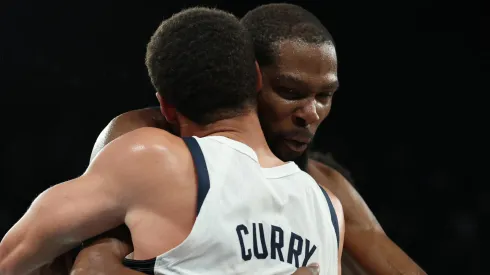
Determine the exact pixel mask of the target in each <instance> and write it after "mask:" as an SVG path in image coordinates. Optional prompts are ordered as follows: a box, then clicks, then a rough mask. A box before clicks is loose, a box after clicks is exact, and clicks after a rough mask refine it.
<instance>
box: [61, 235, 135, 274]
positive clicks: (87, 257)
mask: <svg viewBox="0 0 490 275" xmlns="http://www.w3.org/2000/svg"><path fill="white" fill-rule="evenodd" d="M132 251H133V247H132V246H131V245H129V244H126V243H124V242H121V241H119V240H118V239H113V238H101V239H98V240H96V241H94V242H91V243H90V244H89V245H88V246H86V247H85V248H84V249H83V250H82V251H81V252H80V253H79V254H78V256H77V258H76V260H75V263H74V265H73V269H72V271H71V273H70V274H71V275H85V274H120V275H126V274H135V275H136V274H140V275H142V273H139V272H136V271H131V270H130V269H127V268H124V266H123V264H122V262H121V260H122V259H123V258H124V257H125V256H126V255H128V254H129V253H131V252H132Z"/></svg>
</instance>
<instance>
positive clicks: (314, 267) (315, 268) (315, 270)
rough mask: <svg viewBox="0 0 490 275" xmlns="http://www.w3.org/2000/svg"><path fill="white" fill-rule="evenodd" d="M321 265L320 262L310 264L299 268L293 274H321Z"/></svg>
mask: <svg viewBox="0 0 490 275" xmlns="http://www.w3.org/2000/svg"><path fill="white" fill-rule="evenodd" d="M319 274H320V266H319V265H318V264H315V263H313V264H309V265H308V266H304V267H301V268H299V269H297V270H296V271H295V272H294V273H293V274H292V275H319Z"/></svg>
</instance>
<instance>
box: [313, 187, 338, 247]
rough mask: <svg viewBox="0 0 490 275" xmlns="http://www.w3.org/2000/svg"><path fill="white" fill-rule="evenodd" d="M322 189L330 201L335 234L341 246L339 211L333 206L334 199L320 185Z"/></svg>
mask: <svg viewBox="0 0 490 275" xmlns="http://www.w3.org/2000/svg"><path fill="white" fill-rule="evenodd" d="M318 187H320V189H321V190H322V192H323V195H324V196H325V199H326V200H327V203H328V209H329V210H330V217H331V219H332V224H333V228H334V229H335V236H336V237H337V246H339V247H340V241H339V220H338V219H337V213H336V212H335V208H334V207H333V204H332V200H331V199H330V197H329V196H328V194H327V191H325V189H323V188H322V187H321V186H320V185H318Z"/></svg>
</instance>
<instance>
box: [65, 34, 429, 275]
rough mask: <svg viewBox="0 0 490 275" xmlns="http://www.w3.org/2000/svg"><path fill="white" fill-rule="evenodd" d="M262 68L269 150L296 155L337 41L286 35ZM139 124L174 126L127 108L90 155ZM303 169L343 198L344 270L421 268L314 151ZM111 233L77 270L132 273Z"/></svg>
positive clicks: (323, 92)
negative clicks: (98, 263) (112, 246)
mask: <svg viewBox="0 0 490 275" xmlns="http://www.w3.org/2000/svg"><path fill="white" fill-rule="evenodd" d="M261 69H262V72H263V88H262V91H261V92H260V93H259V100H258V107H259V108H258V112H259V116H260V119H261V124H262V128H263V129H264V133H265V136H266V138H267V141H268V143H269V145H270V147H271V149H272V151H273V152H274V154H276V155H277V156H278V157H279V158H281V159H282V160H285V161H288V160H294V159H295V158H297V157H298V156H299V155H301V154H302V153H303V152H304V150H305V149H306V148H305V143H308V142H309V141H311V138H312V137H313V135H314V134H315V132H316V130H317V129H318V127H319V125H320V123H321V122H322V121H323V120H324V119H325V118H326V117H327V116H328V113H329V112H330V108H331V104H332V97H333V95H334V93H335V91H336V90H337V88H338V79H337V59H336V54H335V48H334V47H333V46H332V45H329V44H324V45H312V44H307V43H303V42H300V41H288V40H286V41H284V42H282V43H280V44H279V45H278V52H277V58H276V60H275V63H274V64H272V65H269V66H262V67H261ZM141 127H157V128H161V129H166V130H169V131H171V128H170V127H169V125H168V124H167V123H166V121H165V118H164V117H163V116H162V114H161V112H160V111H159V110H158V109H151V108H150V109H142V110H135V111H131V112H128V113H125V114H122V115H120V116H118V117H117V118H115V119H114V120H113V121H111V123H110V124H109V125H108V126H107V127H106V128H105V129H104V131H103V132H102V133H101V135H100V136H99V138H98V139H97V142H96V145H95V146H94V151H93V154H92V157H93V156H95V154H96V153H97V152H98V151H99V150H100V149H101V148H102V147H103V146H104V145H106V144H107V143H109V142H110V141H112V140H113V139H115V138H117V137H119V136H121V135H123V134H125V133H127V132H129V131H132V130H135V129H138V128H141ZM308 172H309V173H310V175H311V176H312V177H313V178H314V179H315V180H316V181H317V182H318V183H319V184H320V185H322V186H323V187H325V188H326V189H328V190H330V191H331V192H332V193H333V194H334V195H335V196H337V197H338V199H339V200H340V201H341V202H342V205H343V209H344V216H345V244H344V247H345V250H344V251H346V253H344V254H345V255H344V257H343V258H344V259H345V260H344V261H343V266H342V269H343V274H381V275H384V274H386V275H388V274H426V273H425V272H424V271H423V270H422V269H421V268H420V267H419V266H418V265H417V264H416V263H415V262H414V261H413V260H412V259H410V257H409V256H408V255H406V254H405V253H404V252H403V251H402V250H401V249H400V248H399V247H398V246H397V245H396V244H395V243H393V241H391V239H390V238H389V237H388V236H386V234H385V233H384V231H383V229H382V228H381V226H380V224H379V223H378V222H377V220H376V218H375V217H374V215H373V213H372V212H371V211H370V209H369V207H368V206H367V204H366V203H365V202H364V200H363V199H362V197H361V196H360V195H359V193H358V192H357V191H356V190H355V188H354V187H353V186H352V185H351V184H350V183H349V182H348V181H347V180H346V179H345V178H344V177H343V176H342V175H341V174H340V173H338V172H337V171H335V170H334V169H332V168H330V167H328V166H326V165H324V164H322V163H320V162H317V161H314V160H311V159H310V160H309V162H308ZM115 241H116V240H114V239H110V238H105V239H104V238H101V239H99V241H98V243H97V244H94V245H91V246H90V247H88V248H86V249H85V250H84V251H83V252H82V253H81V254H80V255H79V256H78V258H77V262H76V264H75V266H74V270H75V271H76V272H75V274H92V273H91V272H90V271H97V272H104V270H106V271H108V270H110V269H111V268H118V272H117V274H123V275H124V274H128V275H129V274H134V273H123V271H122V270H121V269H122V264H121V263H120V261H121V258H122V257H114V254H110V253H103V252H104V251H106V252H107V247H106V249H103V247H102V245H104V242H109V243H112V242H115ZM126 241H127V244H126V249H129V251H131V247H130V240H126ZM120 245H123V244H122V243H120ZM94 255H96V256H97V257H96V258H98V259H101V258H103V259H104V260H103V263H104V268H103V269H98V270H94V267H93V266H91V265H90V262H91V261H93V258H94ZM105 255H108V257H107V258H106V257H105ZM117 256H121V255H117ZM91 259H92V260H91ZM360 266H361V267H362V268H361V267H360ZM362 269H364V271H363V270H362ZM124 270H126V271H128V272H130V271H129V270H127V269H124ZM131 272H132V271H131ZM98 274H101V273H98ZM102 274H114V273H111V272H109V273H107V272H106V273H102ZM140 274H141V273H140Z"/></svg>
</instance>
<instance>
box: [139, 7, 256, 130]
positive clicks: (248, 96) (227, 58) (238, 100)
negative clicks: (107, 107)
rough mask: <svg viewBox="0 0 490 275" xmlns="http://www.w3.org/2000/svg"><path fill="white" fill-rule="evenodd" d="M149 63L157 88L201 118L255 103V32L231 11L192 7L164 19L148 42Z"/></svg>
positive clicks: (228, 115)
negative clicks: (247, 28)
mask: <svg viewBox="0 0 490 275" xmlns="http://www.w3.org/2000/svg"><path fill="white" fill-rule="evenodd" d="M146 66H147V68H148V73H149V75H150V78H151V81H152V83H153V86H155V88H156V90H157V92H158V93H160V95H161V96H162V97H163V98H164V99H165V100H166V101H167V102H168V103H169V104H171V105H173V106H175V108H176V109H177V110H178V111H179V112H180V113H181V114H183V115H184V116H186V117H187V118H189V119H190V120H192V121H193V122H196V123H198V124H201V125H205V124H209V123H213V122H215V121H218V120H222V119H227V118H232V117H235V116H238V115H241V114H244V113H246V112H248V111H250V110H253V109H254V108H255V104H256V97H257V94H256V87H257V72H256V67H255V55H254V51H253V42H252V38H251V36H250V34H249V33H248V31H247V30H246V29H245V27H243V25H242V24H241V23H240V21H239V20H238V19H237V18H236V17H235V16H234V15H232V14H230V13H227V12H225V11H221V10H217V9H209V8H202V7H198V8H190V9H186V10H183V11H181V12H179V13H177V14H174V15H173V16H172V17H170V18H168V19H167V20H165V21H163V22H162V24H161V25H160V26H159V27H158V29H157V30H156V31H155V33H154V34H153V36H152V37H151V40H150V42H149V43H148V47H147V52H146Z"/></svg>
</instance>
